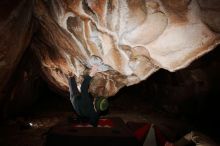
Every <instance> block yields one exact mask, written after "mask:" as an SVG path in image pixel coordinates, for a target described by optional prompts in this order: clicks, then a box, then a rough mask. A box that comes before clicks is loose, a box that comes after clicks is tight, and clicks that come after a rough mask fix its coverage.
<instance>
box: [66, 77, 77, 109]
mask: <svg viewBox="0 0 220 146" xmlns="http://www.w3.org/2000/svg"><path fill="white" fill-rule="evenodd" d="M68 84H69V92H70V101H71V103H72V105H73V108H74V109H75V111H76V112H77V113H78V106H77V105H76V104H77V103H76V98H78V97H79V96H80V92H79V90H78V88H77V84H76V80H75V78H74V77H70V78H68Z"/></svg>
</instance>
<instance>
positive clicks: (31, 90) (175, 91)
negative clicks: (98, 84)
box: [0, 46, 220, 145]
mask: <svg viewBox="0 0 220 146" xmlns="http://www.w3.org/2000/svg"><path fill="white" fill-rule="evenodd" d="M219 48H220V47H219V46H218V47H217V48H216V49H215V50H213V51H212V52H210V53H208V54H206V55H204V56H203V57H201V58H200V59H198V60H196V61H195V62H194V63H192V64H191V65H190V66H189V67H187V68H185V69H182V70H179V71H177V72H173V73H171V72H168V71H165V70H162V69H161V70H159V71H158V72H156V73H155V74H153V75H152V76H151V77H149V78H148V79H147V80H145V81H143V82H141V83H139V84H136V85H133V86H130V87H124V88H123V89H121V90H120V91H119V92H118V93H117V94H116V95H115V96H114V97H111V98H110V108H109V110H108V112H107V113H106V115H104V117H109V116H110V117H112V116H113V117H120V118H122V119H123V121H124V122H125V123H126V122H129V121H135V122H149V123H154V124H155V125H157V126H158V127H160V128H161V131H162V132H163V133H164V135H166V137H167V138H168V140H170V141H175V140H177V139H179V138H180V137H182V136H183V135H184V134H186V133H187V132H189V131H191V130H196V131H200V132H202V133H204V134H206V135H208V136H210V137H212V138H213V140H215V141H216V142H218V143H219V142H220V141H219V135H220V125H219V123H220V120H219V118H218V114H219V111H220V106H219V104H220V100H219V97H220V90H219V87H220V77H219V74H220V49H219ZM27 55H28V56H30V55H31V51H27V52H26V53H25V54H24V57H23V59H22V60H21V62H20V65H19V66H18V68H17V71H16V73H15V75H14V78H13V80H14V82H13V85H11V87H13V92H14V93H13V94H14V95H15V96H18V95H19V96H20V98H21V99H23V100H19V98H16V100H13V99H11V100H10V102H9V101H7V102H6V103H7V104H6V105H7V106H6V107H5V110H4V111H6V113H5V115H6V116H5V119H4V120H2V124H1V133H0V134H1V139H0V145H14V144H15V143H16V144H18V145H19V144H20V145H25V144H26V145H43V143H44V141H45V139H44V138H42V134H43V133H45V131H47V130H48V129H49V128H50V127H52V126H54V125H56V124H57V123H59V122H61V121H65V120H67V119H68V118H69V117H71V116H72V115H73V108H72V106H71V104H70V102H69V98H68V95H65V94H63V93H59V92H57V91H55V90H54V89H51V88H50V86H49V85H48V84H47V83H46V82H45V81H44V79H42V78H41V76H40V72H39V71H38V70H34V69H36V68H33V69H32V68H31V66H33V65H37V61H36V60H35V59H34V58H35V57H34V56H33V57H31V58H32V60H31V61H30V62H29V61H27V60H26V57H25V56H27ZM25 72H29V73H30V72H31V75H32V76H31V78H30V79H27V78H26V76H25ZM16 83H19V84H18V86H16ZM21 83H22V84H21ZM61 95H62V96H61ZM24 99H25V100H24ZM30 122H32V123H36V124H35V125H37V126H36V127H37V128H36V127H35V128H27V127H26V126H25V125H26V124H28V123H30ZM27 131H28V132H27ZM21 137H26V138H21Z"/></svg>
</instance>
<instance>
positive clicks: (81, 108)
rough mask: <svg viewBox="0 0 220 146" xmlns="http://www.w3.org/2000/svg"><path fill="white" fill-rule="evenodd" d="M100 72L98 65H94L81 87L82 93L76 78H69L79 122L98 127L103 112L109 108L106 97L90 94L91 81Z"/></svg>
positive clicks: (71, 98)
mask: <svg viewBox="0 0 220 146" xmlns="http://www.w3.org/2000/svg"><path fill="white" fill-rule="evenodd" d="M97 70H98V66H97V65H93V66H92V69H91V70H90V73H89V75H85V76H84V81H83V83H82V85H81V93H80V92H79V91H78V88H77V84H76V80H75V77H73V76H71V77H69V78H68V83H69V91H70V101H71V103H72V105H73V108H74V110H75V111H76V113H77V118H78V119H79V120H86V121H88V122H89V123H90V124H91V125H93V126H95V127H96V126H97V122H98V119H99V117H100V114H101V112H103V111H105V110H106V109H107V108H108V100H107V99H106V98H104V97H95V98H94V97H92V96H91V94H90V93H89V92H88V89H89V85H90V81H91V80H92V77H93V76H94V75H95V73H96V72H97Z"/></svg>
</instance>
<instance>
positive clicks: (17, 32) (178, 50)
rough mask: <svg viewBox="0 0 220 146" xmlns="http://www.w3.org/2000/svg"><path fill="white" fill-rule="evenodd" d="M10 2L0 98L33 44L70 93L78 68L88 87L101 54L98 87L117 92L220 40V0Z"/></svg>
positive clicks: (45, 70)
mask: <svg viewBox="0 0 220 146" xmlns="http://www.w3.org/2000/svg"><path fill="white" fill-rule="evenodd" d="M4 5H8V6H7V7H6V9H5V10H4V9H2V10H1V11H3V12H4V13H1V14H2V16H1V19H0V20H1V21H0V24H1V25H0V40H1V42H0V46H1V48H0V52H1V54H0V70H1V72H0V80H1V82H2V84H1V85H0V97H1V98H0V102H1V100H3V99H4V98H6V91H7V89H8V88H7V87H8V84H9V81H10V78H11V77H12V74H13V72H14V71H15V68H16V66H17V64H18V62H19V61H20V59H21V57H22V54H23V53H24V51H25V49H26V48H27V46H28V45H29V46H30V48H31V49H32V51H33V52H34V54H35V55H36V56H37V58H38V60H39V63H40V65H41V67H40V68H39V70H40V71H41V72H42V76H43V78H44V79H45V80H46V81H47V82H48V83H49V84H50V85H51V87H53V88H54V89H56V90H58V91H63V92H68V87H67V76H68V74H70V73H72V74H74V75H75V76H76V77H77V82H78V85H79V86H80V84H81V82H82V75H83V74H85V73H86V72H88V71H89V70H90V68H91V66H92V65H93V64H94V63H95V62H96V61H97V60H101V61H102V65H104V66H105V67H102V66H101V67H100V68H99V73H97V74H96V75H95V77H94V79H93V80H92V83H91V84H92V86H90V91H91V92H92V93H93V94H96V95H99V96H106V97H109V96H112V95H114V94H116V93H117V92H118V90H119V89H120V88H122V87H124V86H130V85H133V84H137V83H139V82H140V81H142V80H145V79H146V78H147V77H149V76H150V75H151V74H152V73H154V72H156V71H157V70H158V69H160V68H163V69H166V70H169V71H172V72H173V71H176V70H179V69H181V68H184V67H186V66H188V65H189V64H190V63H191V62H192V61H194V60H195V59H197V58H198V57H200V56H202V55H203V54H205V53H207V52H209V51H210V50H212V49H214V48H215V46H216V45H217V44H219V42H220V37H219V32H220V17H218V16H219V14H220V2H219V1H218V0H210V1H206V0H127V1H120V0H22V1H16V0H14V1H13V0H12V1H7V2H6V1H2V2H1V6H2V7H4ZM8 9H9V10H8ZM27 61H28V59H27ZM7 98H8V97H7Z"/></svg>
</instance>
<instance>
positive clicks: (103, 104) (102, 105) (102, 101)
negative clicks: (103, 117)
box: [95, 97, 109, 112]
mask: <svg viewBox="0 0 220 146" xmlns="http://www.w3.org/2000/svg"><path fill="white" fill-rule="evenodd" d="M108 107H109V103H108V100H107V99H106V98H104V97H98V98H97V99H96V100H95V108H96V110H97V111H99V112H103V111H105V110H107V109H108Z"/></svg>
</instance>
